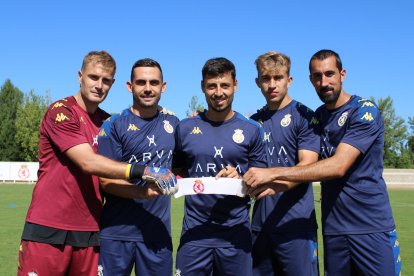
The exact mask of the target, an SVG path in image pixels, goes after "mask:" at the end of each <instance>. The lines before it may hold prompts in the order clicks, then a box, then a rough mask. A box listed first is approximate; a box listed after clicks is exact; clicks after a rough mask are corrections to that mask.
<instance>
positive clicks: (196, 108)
mask: <svg viewBox="0 0 414 276" xmlns="http://www.w3.org/2000/svg"><path fill="white" fill-rule="evenodd" d="M188 108H189V109H188V110H187V111H186V112H185V114H186V115H187V117H189V116H191V115H192V114H194V113H196V112H202V111H203V110H204V109H205V108H204V106H203V104H202V103H199V102H198V97H197V96H192V97H191V101H190V104H189V105H188Z"/></svg>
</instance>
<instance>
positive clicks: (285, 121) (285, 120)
mask: <svg viewBox="0 0 414 276" xmlns="http://www.w3.org/2000/svg"><path fill="white" fill-rule="evenodd" d="M291 117H292V114H286V115H285V117H283V119H282V120H281V121H280V125H281V126H282V127H287V126H288V125H290V122H291V121H292V118H291Z"/></svg>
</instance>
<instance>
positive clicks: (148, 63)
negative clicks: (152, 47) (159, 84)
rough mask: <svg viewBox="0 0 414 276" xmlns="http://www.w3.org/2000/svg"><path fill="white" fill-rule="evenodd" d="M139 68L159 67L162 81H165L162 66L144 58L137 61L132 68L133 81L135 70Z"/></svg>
mask: <svg viewBox="0 0 414 276" xmlns="http://www.w3.org/2000/svg"><path fill="white" fill-rule="evenodd" d="M137 67H157V68H158V69H160V72H161V79H163V76H162V69H161V65H160V64H159V63H158V62H156V61H155V60H153V59H151V58H143V59H139V60H137V61H136V62H135V63H134V65H133V66H132V69H131V81H133V78H134V69H135V68H137Z"/></svg>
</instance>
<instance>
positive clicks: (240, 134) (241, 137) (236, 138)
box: [233, 129, 244, 144]
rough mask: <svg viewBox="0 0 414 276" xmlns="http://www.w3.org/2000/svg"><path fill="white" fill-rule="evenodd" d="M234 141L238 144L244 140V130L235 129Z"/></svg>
mask: <svg viewBox="0 0 414 276" xmlns="http://www.w3.org/2000/svg"><path fill="white" fill-rule="evenodd" d="M233 141H234V142H236V143H237V144H240V143H242V142H243V141H244V135H243V130H241V129H235V130H234V134H233Z"/></svg>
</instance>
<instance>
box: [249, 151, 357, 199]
mask: <svg viewBox="0 0 414 276" xmlns="http://www.w3.org/2000/svg"><path fill="white" fill-rule="evenodd" d="M359 155H360V151H359V150H358V149H356V148H355V147H353V146H351V145H349V144H346V143H340V144H339V146H338V147H337V149H336V153H335V155H334V156H332V157H330V158H327V159H324V160H320V161H318V162H316V163H313V164H309V165H301V166H295V167H273V168H267V169H261V168H250V169H249V170H248V171H247V172H246V174H245V175H244V176H243V180H244V181H245V183H246V185H247V186H248V187H250V189H249V192H251V193H254V189H255V188H257V187H258V186H260V185H265V184H270V183H275V184H277V181H280V180H282V181H294V182H300V183H301V182H309V181H325V180H330V179H335V178H340V177H343V176H344V175H345V174H346V172H347V171H348V170H349V168H350V167H351V166H352V165H353V164H354V163H355V161H356V160H357V158H358V157H359Z"/></svg>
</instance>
